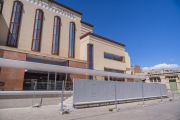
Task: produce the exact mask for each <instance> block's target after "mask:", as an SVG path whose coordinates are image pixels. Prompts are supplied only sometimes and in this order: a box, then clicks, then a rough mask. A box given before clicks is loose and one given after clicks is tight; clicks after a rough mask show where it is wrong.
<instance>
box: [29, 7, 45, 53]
mask: <svg viewBox="0 0 180 120" xmlns="http://www.w3.org/2000/svg"><path fill="white" fill-rule="evenodd" d="M38 10H39V11H41V12H42V13H41V17H40V18H41V19H39V13H38V19H36V15H37V11H38ZM43 18H44V12H43V10H41V9H36V11H35V19H34V28H33V35H32V36H33V38H32V46H31V50H32V51H35V52H39V51H40V44H41V37H42V36H41V34H42V26H43ZM36 20H37V21H38V20H40V28H39V29H37V28H35V27H36ZM38 26H39V24H37V27H38ZM35 29H36V37H37V31H38V30H39V35H38V46H37V47H38V49H37V50H36V48H35V47H34V48H35V49H33V42H34V40H35V42H36V40H37V39H36V38H35V39H34V31H35ZM34 46H36V43H35V45H34Z"/></svg>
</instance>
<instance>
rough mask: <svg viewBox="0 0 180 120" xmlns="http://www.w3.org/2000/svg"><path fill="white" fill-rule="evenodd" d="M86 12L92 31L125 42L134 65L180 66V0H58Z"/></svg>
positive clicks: (126, 49)
mask: <svg viewBox="0 0 180 120" xmlns="http://www.w3.org/2000/svg"><path fill="white" fill-rule="evenodd" d="M56 1H58V2H60V3H62V4H64V5H66V6H69V7H71V8H73V9H75V10H78V11H80V12H82V13H83V15H82V20H83V21H85V22H88V23H90V24H93V25H94V29H93V32H94V33H96V34H98V35H101V36H104V37H107V38H109V39H112V40H114V41H117V42H120V43H123V44H125V45H126V47H125V51H126V52H128V53H129V55H130V57H131V64H135V65H139V66H141V67H142V68H143V67H152V66H155V65H159V64H163V63H165V64H167V65H169V64H177V65H179V66H180V0H56Z"/></svg>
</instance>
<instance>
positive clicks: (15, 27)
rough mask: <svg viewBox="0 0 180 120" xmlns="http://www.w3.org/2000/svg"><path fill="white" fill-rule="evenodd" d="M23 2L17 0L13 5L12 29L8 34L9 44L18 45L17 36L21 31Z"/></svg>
mask: <svg viewBox="0 0 180 120" xmlns="http://www.w3.org/2000/svg"><path fill="white" fill-rule="evenodd" d="M22 6H23V4H22V3H21V2H18V1H15V2H14V6H13V12H12V16H11V23H10V31H9V36H8V42H7V45H8V46H14V47H16V46H17V38H18V33H19V24H20V19H21V11H22Z"/></svg>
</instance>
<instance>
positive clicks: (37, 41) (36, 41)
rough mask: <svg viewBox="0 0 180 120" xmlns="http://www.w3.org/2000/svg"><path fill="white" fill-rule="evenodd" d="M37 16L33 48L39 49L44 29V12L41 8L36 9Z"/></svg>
mask: <svg viewBox="0 0 180 120" xmlns="http://www.w3.org/2000/svg"><path fill="white" fill-rule="evenodd" d="M35 17H36V18H35V24H34V33H33V41H32V50H35V51H39V47H40V40H41V31H42V30H41V29H42V20H43V12H42V11H41V10H36V16H35Z"/></svg>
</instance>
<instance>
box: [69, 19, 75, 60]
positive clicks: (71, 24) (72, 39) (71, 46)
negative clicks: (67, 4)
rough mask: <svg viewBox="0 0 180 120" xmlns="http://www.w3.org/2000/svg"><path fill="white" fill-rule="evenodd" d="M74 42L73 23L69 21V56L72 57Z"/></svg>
mask: <svg viewBox="0 0 180 120" xmlns="http://www.w3.org/2000/svg"><path fill="white" fill-rule="evenodd" d="M74 44H75V24H74V23H73V22H71V23H70V35H69V57H72V58H73V57H74Z"/></svg>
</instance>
